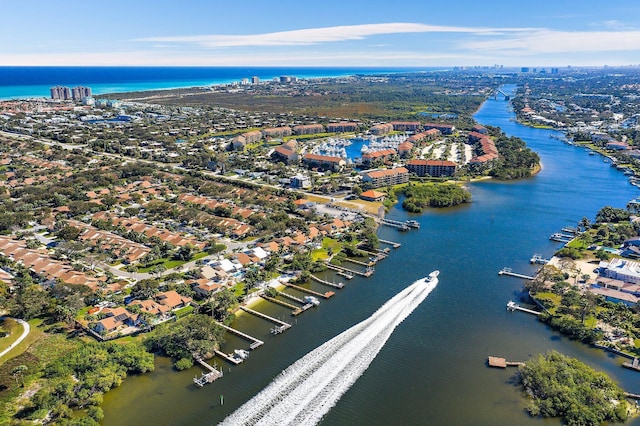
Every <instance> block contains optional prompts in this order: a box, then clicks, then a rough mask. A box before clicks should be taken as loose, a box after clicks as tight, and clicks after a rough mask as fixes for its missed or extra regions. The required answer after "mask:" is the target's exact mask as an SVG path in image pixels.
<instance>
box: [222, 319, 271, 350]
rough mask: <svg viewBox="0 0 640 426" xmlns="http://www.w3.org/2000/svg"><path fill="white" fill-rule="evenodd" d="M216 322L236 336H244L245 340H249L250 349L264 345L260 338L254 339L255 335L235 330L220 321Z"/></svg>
mask: <svg viewBox="0 0 640 426" xmlns="http://www.w3.org/2000/svg"><path fill="white" fill-rule="evenodd" d="M216 324H218V325H219V326H220V327H222V328H224V329H225V330H227V331H228V332H230V333H233V334H235V335H236V336H240V337H242V338H245V339H247V340H249V341H250V342H251V344H250V345H249V347H250V348H251V349H256V348H258V347H260V346H262V345H264V342H263V341H262V340H259V339H256V338H255V337H251V336H249V335H248V334H246V333H243V332H242V331H240V330H236V329H235V328H231V327H229V326H226V325H224V324H222V323H220V322H216Z"/></svg>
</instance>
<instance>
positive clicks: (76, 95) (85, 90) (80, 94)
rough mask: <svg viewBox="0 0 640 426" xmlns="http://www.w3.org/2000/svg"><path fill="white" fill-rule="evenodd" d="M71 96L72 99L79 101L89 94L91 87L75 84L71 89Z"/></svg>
mask: <svg viewBox="0 0 640 426" xmlns="http://www.w3.org/2000/svg"><path fill="white" fill-rule="evenodd" d="M71 96H72V98H73V100H74V101H81V100H83V99H84V98H88V97H90V96H91V88H90V87H85V86H76V87H74V88H73V90H72V91H71Z"/></svg>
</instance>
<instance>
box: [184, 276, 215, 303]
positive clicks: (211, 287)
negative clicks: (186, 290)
mask: <svg viewBox="0 0 640 426" xmlns="http://www.w3.org/2000/svg"><path fill="white" fill-rule="evenodd" d="M187 284H189V285H190V286H191V288H192V289H193V291H194V292H195V293H196V296H197V297H199V298H200V299H207V298H209V297H211V296H213V295H214V294H216V293H217V292H219V291H220V290H222V289H223V288H224V285H222V284H217V283H214V282H212V281H209V280H206V279H200V280H192V281H187Z"/></svg>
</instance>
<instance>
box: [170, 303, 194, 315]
mask: <svg viewBox="0 0 640 426" xmlns="http://www.w3.org/2000/svg"><path fill="white" fill-rule="evenodd" d="M194 309H195V308H194V307H193V306H191V305H187V306H185V307H184V308H180V309H178V310H177V311H174V315H175V316H176V317H177V318H182V317H184V316H187V315H189V314H190V313H192V312H193V311H194Z"/></svg>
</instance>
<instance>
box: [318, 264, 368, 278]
mask: <svg viewBox="0 0 640 426" xmlns="http://www.w3.org/2000/svg"><path fill="white" fill-rule="evenodd" d="M326 265H327V268H329V269H333V270H334V271H338V272H345V273H347V274H351V275H361V276H363V277H366V278H368V277H370V276H371V275H373V273H374V272H375V269H373V268H367V270H366V271H365V272H362V271H356V270H355V269H349V268H345V267H343V266H336V265H332V264H331V263H329V262H327V263H326Z"/></svg>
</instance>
